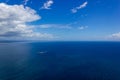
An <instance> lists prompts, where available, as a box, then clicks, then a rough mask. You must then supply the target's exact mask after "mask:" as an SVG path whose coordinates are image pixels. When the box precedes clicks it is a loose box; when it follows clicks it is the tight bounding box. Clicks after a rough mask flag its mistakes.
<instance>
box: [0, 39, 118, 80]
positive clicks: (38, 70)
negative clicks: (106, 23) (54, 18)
mask: <svg viewBox="0 0 120 80" xmlns="http://www.w3.org/2000/svg"><path fill="white" fill-rule="evenodd" d="M0 80H120V42H82V41H81V42H29V43H27V42H12V43H0Z"/></svg>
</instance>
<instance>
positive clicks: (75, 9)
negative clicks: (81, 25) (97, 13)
mask: <svg viewBox="0 0 120 80" xmlns="http://www.w3.org/2000/svg"><path fill="white" fill-rule="evenodd" d="M87 4H88V2H87V1H86V2H84V3H83V4H81V5H80V6H78V7H75V8H73V9H71V11H72V13H76V12H77V11H78V10H79V9H82V8H85V7H86V6H87Z"/></svg>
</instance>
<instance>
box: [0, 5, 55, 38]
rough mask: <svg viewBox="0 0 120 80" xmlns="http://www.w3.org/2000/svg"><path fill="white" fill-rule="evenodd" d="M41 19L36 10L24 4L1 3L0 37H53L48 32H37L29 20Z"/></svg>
mask: <svg viewBox="0 0 120 80" xmlns="http://www.w3.org/2000/svg"><path fill="white" fill-rule="evenodd" d="M38 19H41V17H40V16H39V15H37V13H36V11H35V10H33V9H31V8H29V7H24V6H23V5H7V4H5V3H0V38H4V39H8V37H9V38H11V39H44V38H53V35H51V34H47V33H43V34H42V33H39V32H35V31H34V30H33V29H32V27H31V26H32V25H27V23H28V22H32V21H36V20H38Z"/></svg>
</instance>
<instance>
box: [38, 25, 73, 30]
mask: <svg viewBox="0 0 120 80" xmlns="http://www.w3.org/2000/svg"><path fill="white" fill-rule="evenodd" d="M38 28H43V29H48V28H56V29H72V27H71V26H69V25H62V24H42V25H38Z"/></svg>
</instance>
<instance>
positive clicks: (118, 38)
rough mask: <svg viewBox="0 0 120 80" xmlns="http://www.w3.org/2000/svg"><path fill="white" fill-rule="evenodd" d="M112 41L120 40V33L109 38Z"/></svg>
mask: <svg viewBox="0 0 120 80" xmlns="http://www.w3.org/2000/svg"><path fill="white" fill-rule="evenodd" d="M108 37H109V38H110V39H115V40H120V32H118V33H114V34H112V35H110V36H108Z"/></svg>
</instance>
